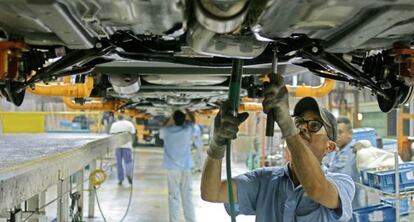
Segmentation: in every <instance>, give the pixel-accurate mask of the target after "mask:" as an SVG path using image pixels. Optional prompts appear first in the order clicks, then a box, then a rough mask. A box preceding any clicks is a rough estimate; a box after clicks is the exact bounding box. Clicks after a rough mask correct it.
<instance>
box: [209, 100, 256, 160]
mask: <svg viewBox="0 0 414 222" xmlns="http://www.w3.org/2000/svg"><path fill="white" fill-rule="evenodd" d="M230 108H231V105H230V102H229V101H226V102H224V103H223V104H221V106H220V112H219V113H217V116H216V118H214V132H213V139H212V140H211V143H210V148H209V149H208V150H207V154H208V156H209V157H210V158H212V159H222V158H223V157H224V152H225V150H226V140H227V139H236V138H237V132H238V131H239V125H240V124H241V123H242V122H244V121H245V120H246V119H247V117H249V114H248V113H239V114H238V115H237V117H234V116H233V115H232V114H231V110H230Z"/></svg>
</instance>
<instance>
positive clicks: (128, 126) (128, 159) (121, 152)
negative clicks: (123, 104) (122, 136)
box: [109, 115, 136, 185]
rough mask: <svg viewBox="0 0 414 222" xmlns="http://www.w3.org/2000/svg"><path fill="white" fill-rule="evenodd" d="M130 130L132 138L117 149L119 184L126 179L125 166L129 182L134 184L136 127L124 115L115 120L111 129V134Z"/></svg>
mask: <svg viewBox="0 0 414 222" xmlns="http://www.w3.org/2000/svg"><path fill="white" fill-rule="evenodd" d="M123 132H128V133H130V134H131V140H130V141H129V142H127V143H125V144H124V145H122V146H121V147H118V148H116V149H115V156H116V170H117V172H118V185H122V182H123V181H124V167H123V165H122V162H124V164H125V172H126V176H127V179H128V182H129V184H132V167H133V164H132V137H133V136H135V135H136V134H135V127H134V124H132V123H131V122H130V121H128V120H125V119H124V116H123V115H119V116H118V121H116V122H114V123H113V124H112V125H111V128H110V129H109V133H110V134H115V133H123Z"/></svg>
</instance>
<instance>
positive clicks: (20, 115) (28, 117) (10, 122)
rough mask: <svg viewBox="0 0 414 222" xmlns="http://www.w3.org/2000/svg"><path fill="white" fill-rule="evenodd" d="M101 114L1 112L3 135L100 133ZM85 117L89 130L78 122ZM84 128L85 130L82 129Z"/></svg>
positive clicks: (101, 129) (101, 128)
mask: <svg viewBox="0 0 414 222" xmlns="http://www.w3.org/2000/svg"><path fill="white" fill-rule="evenodd" d="M101 116H102V115H101V112H78V111H75V112H73V111H64V112H0V120H1V123H2V124H1V125H2V127H3V133H45V132H92V133H100V132H103V131H104V129H103V127H102V125H101ZM77 117H83V118H84V119H85V121H86V122H85V124H87V127H86V128H87V129H86V128H85V127H82V123H80V122H77V121H76V118H77ZM82 128H84V129H82Z"/></svg>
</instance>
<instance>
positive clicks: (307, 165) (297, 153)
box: [286, 134, 339, 209]
mask: <svg viewBox="0 0 414 222" xmlns="http://www.w3.org/2000/svg"><path fill="white" fill-rule="evenodd" d="M286 143H287V146H288V148H289V151H290V155H291V159H292V160H291V161H292V164H293V167H294V169H295V173H296V176H297V178H298V180H299V181H300V183H301V184H302V186H303V189H304V190H305V192H306V193H307V194H308V196H309V197H310V198H311V199H312V200H314V201H316V202H318V203H320V204H322V205H323V206H325V207H327V208H331V209H336V208H339V195H338V191H337V190H336V187H335V186H334V185H333V184H332V182H330V181H329V180H328V179H327V178H326V177H325V175H324V174H323V172H322V169H321V166H320V162H319V160H318V159H317V158H316V157H315V155H314V154H313V153H312V151H311V150H310V148H309V147H308V145H307V144H306V143H307V142H306V141H304V140H303V139H302V138H301V137H300V136H299V135H298V134H296V135H294V136H290V137H287V138H286Z"/></svg>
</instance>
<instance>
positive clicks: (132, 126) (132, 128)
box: [129, 122, 135, 134]
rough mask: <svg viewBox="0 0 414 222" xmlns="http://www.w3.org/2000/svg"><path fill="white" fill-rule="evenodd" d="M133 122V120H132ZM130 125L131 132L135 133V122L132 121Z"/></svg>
mask: <svg viewBox="0 0 414 222" xmlns="http://www.w3.org/2000/svg"><path fill="white" fill-rule="evenodd" d="M130 123H131V122H130ZM130 126H131V129H130V131H129V132H130V133H132V134H135V126H134V124H133V123H131V124H130Z"/></svg>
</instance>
